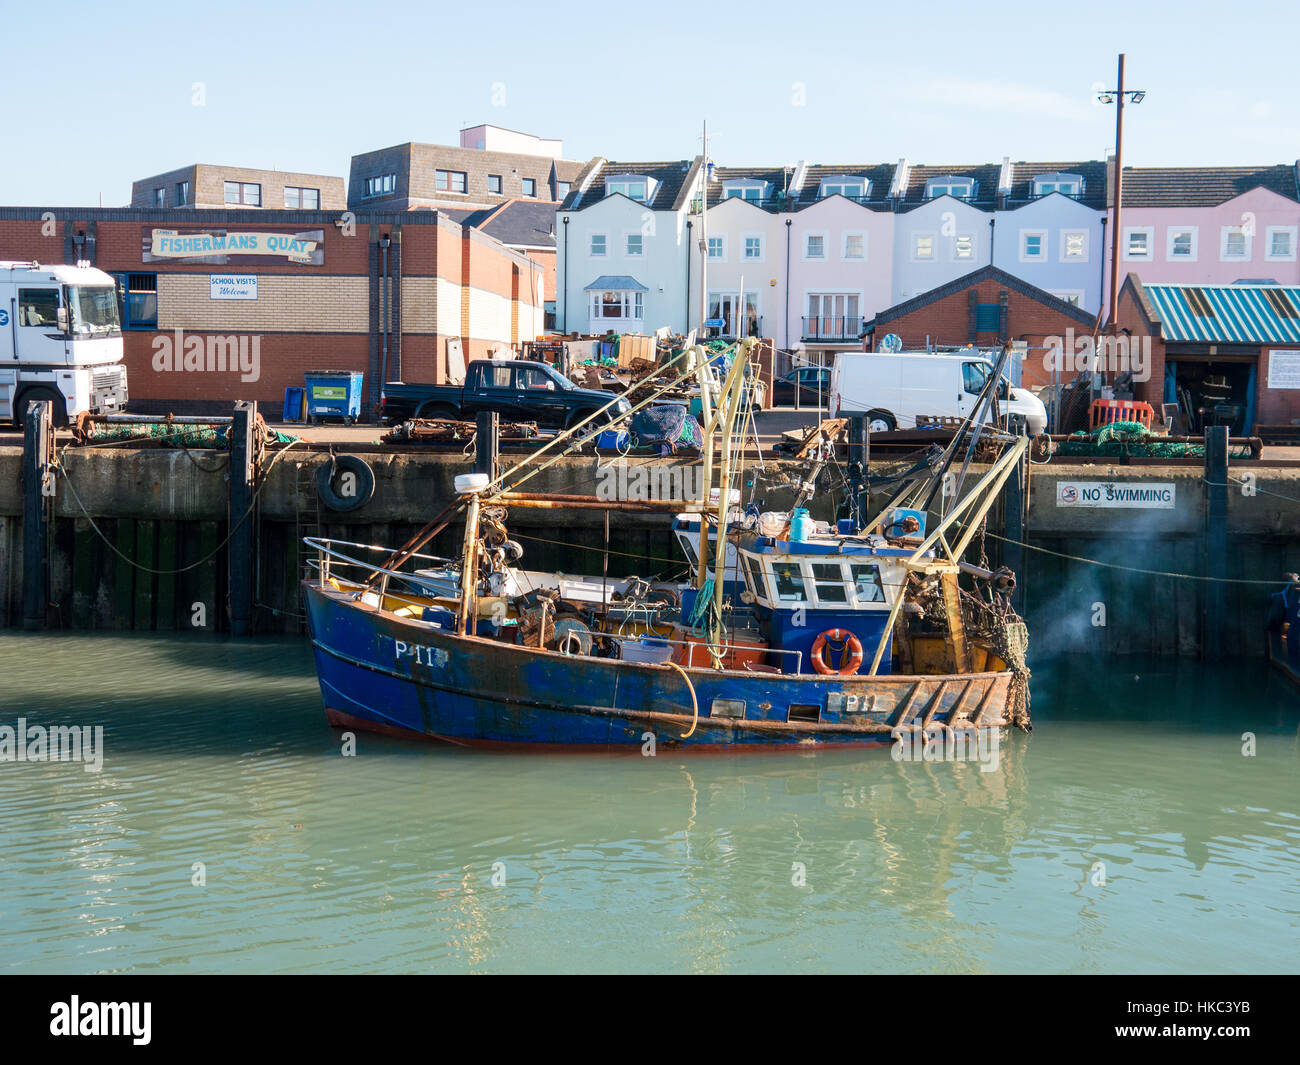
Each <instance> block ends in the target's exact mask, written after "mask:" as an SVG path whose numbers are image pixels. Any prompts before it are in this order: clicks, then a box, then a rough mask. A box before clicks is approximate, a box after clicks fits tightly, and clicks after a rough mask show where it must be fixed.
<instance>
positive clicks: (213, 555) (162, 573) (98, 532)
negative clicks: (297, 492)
mask: <svg viewBox="0 0 1300 1065" xmlns="http://www.w3.org/2000/svg"><path fill="white" fill-rule="evenodd" d="M300 443H302V441H301V440H295V441H293V443H291V444H288V445H287V446H286V447H284V449H283V450H281V451H277V452H276V453H275V455H274V456H273V457H272V459H271V461H270V462H269V463H267V465H266V469H265V470H263V471H262V474H263V477H262V483H261V484H259V485H258V486H257V489H256V491H254V492H253V498H252V500H251V501H250V502H249V504H248V509H247V510H245V511H244V513H243V515H242V516H241V517H240V519H239V520H238V521H237V522H235V523H234V524H233V525H231V527H230V531H229V533H227V535H226V538H225V539H224V540H222V541H221V543H219V544H218V545H217V546H216V547H215V548H213V550H212V551H210V552H209V553H208V554H206V555H204V556H203V557H202V558H201V559H199V560H198V561H197V562H193V563H191V564H190V565H188V566H181V567H179V568H178V569H154V568H153V567H152V566H142V565H140V563H138V562H136V561H135V559H133V558H128V557H127V556H126V555H124V554H123V553H122V552H121V551H119V550H118V548H117V545H116V544H115V543H113V541H112V540H110V539H109V538H108V537H107V536H105V535H104V531H103V530H102V529H101V528H100V527H99V526H98V525H97V524H96V523H95V519H94V518H92V517H91V516H90V511H88V510H87V509H86V505H85V504H84V503H82V501H81V496H79V495H77V489H76V487H75V486H74V485H73V483H72V478H71V477H69V476H68V471H67V470H66V469H65V468H64V466H63V464H62V463H58V464H57V465H56V466H55V469H57V470H58V471H59V473H61V474H63V480H64V483H65V484H67V486H68V491H69V492H71V493H72V498H73V499H74V500H75V501H76V504H77V507H78V508H79V509H80V510H81V513H82V514H83V515H85V518H86V520H87V521H88V522H90V527H91V528H92V529H94V530H95V535H96V536H98V537H99V538H100V539H101V540H103V541H104V543H105V544H106V545H107V546H108V547H109V549H110V550H111V551H112V552H113V554H115V555H117V557H118V558H120V559H121V560H122V561H123V562H125V563H126V564H127V565H129V566H134V567H135V568H136V569H138V570H140V571H142V572H144V573H153V574H155V575H157V576H171V575H173V574H176V573H188V572H189V571H190V570H192V569H197V568H198V567H199V566H202V565H203V564H204V563H205V562H211V561H212V560H213V559H214V558H216V557H217V555H219V554H220V553H221V551H222V549H223V548H224V547H225V546H226V545H227V544H228V543H230V541H231V540H232V539H234V536H235V533H236V532H237V531H238V530H239V528H240V526H242V525H243V524H244V522H245V521H247V520H248V517H249V515H250V514H252V513H253V511H254V509H255V508H256V507H257V501H258V499H259V498H260V497H261V495H262V489H263V488H265V487H266V484H267V477H266V476H265V475H266V474H268V473H270V472H271V468H272V467H273V466H274V465H275V464H276V462H278V461H279V459H280V456H281V455H284V454H286V453H287V452H288V451H289V449H290V448H292V447H294V446H295V445H297V444H300Z"/></svg>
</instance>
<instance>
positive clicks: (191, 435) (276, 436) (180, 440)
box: [77, 419, 298, 450]
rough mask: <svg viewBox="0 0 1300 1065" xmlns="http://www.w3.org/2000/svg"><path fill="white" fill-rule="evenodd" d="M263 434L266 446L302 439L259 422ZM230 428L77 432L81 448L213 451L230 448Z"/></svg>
mask: <svg viewBox="0 0 1300 1065" xmlns="http://www.w3.org/2000/svg"><path fill="white" fill-rule="evenodd" d="M258 429H259V432H260V433H261V435H262V437H263V443H264V444H291V443H293V442H294V441H295V440H297V439H298V437H296V436H293V435H291V434H289V433H282V432H280V431H279V430H276V429H270V428H268V427H266V425H265V424H264V423H261V422H260V419H259V426H258ZM229 432H230V426H228V425H181V424H178V423H176V422H154V423H151V424H142V423H137V424H134V425H106V424H104V423H103V422H91V423H89V424H88V425H86V426H84V427H80V428H79V429H78V432H77V442H78V443H79V444H126V443H138V444H148V445H154V446H157V447H181V448H200V449H203V448H210V449H220V450H225V449H226V448H227V447H229V437H228V434H229Z"/></svg>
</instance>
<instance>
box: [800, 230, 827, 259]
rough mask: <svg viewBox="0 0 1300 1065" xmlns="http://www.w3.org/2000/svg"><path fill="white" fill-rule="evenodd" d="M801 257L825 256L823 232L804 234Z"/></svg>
mask: <svg viewBox="0 0 1300 1065" xmlns="http://www.w3.org/2000/svg"><path fill="white" fill-rule="evenodd" d="M803 257H804V258H805V259H825V258H826V234H825V233H805V234H804V238H803Z"/></svg>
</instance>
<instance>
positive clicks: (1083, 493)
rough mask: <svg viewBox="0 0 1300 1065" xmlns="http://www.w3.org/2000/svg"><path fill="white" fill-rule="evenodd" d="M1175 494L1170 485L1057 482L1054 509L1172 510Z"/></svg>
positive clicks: (1121, 482) (1167, 483) (1175, 498)
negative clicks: (1056, 507)
mask: <svg viewBox="0 0 1300 1065" xmlns="http://www.w3.org/2000/svg"><path fill="white" fill-rule="evenodd" d="M1177 493H1178V486H1177V485H1175V484H1174V483H1173V482H1170V481H1118V482H1116V481H1057V482H1056V505H1057V506H1058V507H1109V508H1122V509H1139V510H1173V509H1174V504H1175V502H1176V500H1177Z"/></svg>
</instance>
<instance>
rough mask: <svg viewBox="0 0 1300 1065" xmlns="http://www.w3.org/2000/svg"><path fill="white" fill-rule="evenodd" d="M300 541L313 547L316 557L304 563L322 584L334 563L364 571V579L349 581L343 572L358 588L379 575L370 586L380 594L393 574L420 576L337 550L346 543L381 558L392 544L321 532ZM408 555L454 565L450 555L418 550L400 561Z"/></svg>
mask: <svg viewBox="0 0 1300 1065" xmlns="http://www.w3.org/2000/svg"><path fill="white" fill-rule="evenodd" d="M303 543H305V544H306V545H307V546H308V547H313V548H315V549H316V558H315V559H314V560H311V559H309V560H308V562H307V565H308V567H309V568H311V569H314V570H316V572H317V574H318V575H319V578H320V583H321V584H322V585H323V584H325V583H326V582H327V581H328V580H329V579H330V577H331V576H332V573H331V570H332V569H333V568H334V567H335V566H336V565H337V566H340V567H344V568H350V567H354V566H355V567H358V568H360V569H363V570H365V571H366V574H367V577H366V580H365V581H353V580H352V579H351V578H348V577H346V576H345V577H344V578H343V579H344V580H347V581H348V583H350V584H353V583H355V584H356V585H357V587H358V588H365V587H373V584H372V582H373V581H374V580H375V578H376V577H379V578H381V579H380V581H379V584H378V587H374V590H375V591H376V592H378V593H379V594H380V595H387V594H389V592H388V582H389V580H390V579H391V578H393V577H397V578H398V579H399V580H404V581H409V580H414V581H418V580H420V579H421V578H420V577H419V575H418V574H415V573H408V572H404V571H402V570H397V569H390V568H389V567H387V566H385V565H383V564H382V563H381V562H376V561H374V560H371V561H369V562H367V561H365V560H364V559H360V558H354V557H353V556H352V555H349V554H348V553H347V552H345V551H340V550H339V548H340V547H346V548H350V549H352V550H360V551H371V552H374V553H375V554H377V555H382V556H383V557H384V558H389V557H391V556H392V555H393V549H392V547H386V546H382V545H380V544H361V543H357V542H355V541H352V540H333V539H329V538H326V537H322V536H304V537H303ZM412 559H420V560H423V561H426V562H433V563H436V564H440V565H455V562H454V561H453V560H452V559H449V558H443V557H442V556H441V555H426V554H423V553H421V552H419V551H412V552H409V553H408V554H407V555H406V558H405V559H404V561H405V562H409V561H411V560H412Z"/></svg>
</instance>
